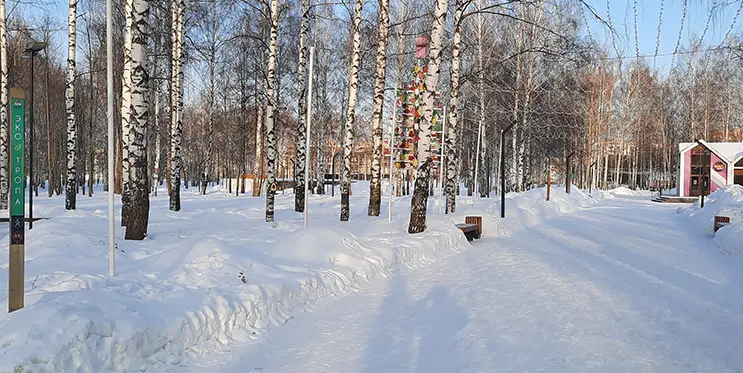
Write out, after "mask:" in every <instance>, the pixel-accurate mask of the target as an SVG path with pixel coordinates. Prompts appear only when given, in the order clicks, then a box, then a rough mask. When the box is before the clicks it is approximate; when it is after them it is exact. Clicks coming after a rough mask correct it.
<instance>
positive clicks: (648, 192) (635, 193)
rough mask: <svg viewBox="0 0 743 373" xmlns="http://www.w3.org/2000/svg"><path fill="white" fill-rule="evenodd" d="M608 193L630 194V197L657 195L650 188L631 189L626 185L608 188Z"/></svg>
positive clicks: (617, 194)
mask: <svg viewBox="0 0 743 373" xmlns="http://www.w3.org/2000/svg"><path fill="white" fill-rule="evenodd" d="M609 193H611V194H614V195H616V196H632V197H652V196H657V195H658V192H653V191H652V190H641V189H638V190H632V189H630V188H627V187H623V186H620V187H617V188H614V189H611V190H609Z"/></svg>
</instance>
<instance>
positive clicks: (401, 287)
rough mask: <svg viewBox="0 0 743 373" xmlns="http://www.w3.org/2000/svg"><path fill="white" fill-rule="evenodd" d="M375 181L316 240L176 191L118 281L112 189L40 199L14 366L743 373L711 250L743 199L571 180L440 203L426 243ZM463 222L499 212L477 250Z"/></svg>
mask: <svg viewBox="0 0 743 373" xmlns="http://www.w3.org/2000/svg"><path fill="white" fill-rule="evenodd" d="M367 188H368V186H367V184H365V183H361V182H360V183H356V184H354V195H353V196H352V197H351V204H352V208H351V214H352V215H351V221H350V222H348V223H340V222H338V216H339V208H340V206H339V197H338V196H337V195H336V197H335V198H333V197H330V196H329V195H326V196H312V197H311V200H310V228H309V229H308V230H304V229H303V228H302V215H301V214H299V213H295V212H294V211H293V208H292V207H293V195H291V194H287V195H281V194H280V195H279V196H278V198H277V223H276V224H274V225H269V224H266V223H265V222H264V221H263V220H264V217H263V216H264V215H263V214H264V203H265V201H264V199H263V198H251V197H247V196H239V197H235V196H233V195H227V193H224V192H223V191H221V190H220V189H219V188H214V189H212V190H210V192H209V194H208V195H206V196H199V195H195V194H193V193H194V192H195V190H193V189H189V190H187V191H184V192H185V193H184V200H183V207H184V209H183V211H181V212H178V213H174V212H170V211H168V210H167V196H165V193H164V191H161V192H160V194H161V195H160V196H159V197H157V198H154V199H153V202H152V208H151V217H150V222H151V225H150V235H149V237H148V238H147V239H146V240H145V241H143V242H130V241H123V240H120V241H119V242H118V244H119V247H118V251H117V255H118V256H117V275H116V277H113V278H111V277H109V276H108V275H107V272H108V247H107V236H106V234H107V221H106V215H107V208H106V197H105V195H104V194H103V193H97V194H96V195H95V196H94V197H93V198H87V197H80V198H79V201H78V208H79V209H78V210H77V211H73V212H67V211H64V208H63V199H62V198H56V197H55V198H52V199H47V198H44V197H42V198H39V199H37V200H36V202H35V216H46V217H49V218H50V219H48V220H43V221H39V222H38V223H36V224H35V227H34V229H33V230H32V231H30V232H29V234H28V237H27V251H26V259H27V263H26V308H24V309H23V310H21V311H17V312H14V313H12V314H7V313H5V312H3V313H2V314H0V331H1V332H0V373H5V372H14V373H17V372H18V371H23V372H95V373H107V372H136V371H141V372H152V373H157V372H187V373H189V372H194V373H195V372H217V373H219V372H223V373H232V372H235V373H236V372H253V371H256V372H257V371H260V372H276V373H279V372H280V373H284V372H287V373H288V372H412V371H416V372H421V373H429V372H434V373H435V372H442V373H443V372H446V373H450V372H524V371H529V372H538V371H544V372H587V371H596V372H628V371H631V372H644V371H652V372H715V373H718V372H737V371H740V370H741V369H743V357H741V356H740V355H739V354H738V353H737V350H738V346H740V345H741V342H743V318H742V317H741V316H740V315H741V314H743V298H741V297H740V294H741V293H742V292H743V274H741V271H740V268H741V266H740V265H739V264H738V262H736V261H730V260H729V259H730V258H729V256H724V255H720V250H716V249H714V248H715V247H716V246H715V244H718V245H721V241H720V237H725V236H723V235H730V236H729V237H732V238H737V240H738V241H737V242H741V238H743V237H742V236H741V233H740V232H741V229H740V225H731V226H729V227H725V228H723V229H722V230H720V231H719V232H717V234H716V235H715V236H714V237H713V236H712V234H711V233H710V232H708V231H707V229H708V228H709V230H710V231H711V219H712V218H711V216H713V215H715V214H717V213H718V212H719V211H720V210H725V209H727V210H725V211H728V212H735V211H740V207H741V206H742V205H741V204H742V203H743V189H734V188H733V189H728V190H727V191H725V192H722V191H720V192H717V193H716V194H713V195H711V196H710V197H709V198H708V199H707V204H706V206H705V208H704V209H703V210H699V209H698V208H694V207H689V208H678V205H673V204H658V203H652V202H649V197H645V196H641V195H640V196H638V195H636V194H635V193H627V192H626V191H624V190H614V191H610V192H609V193H604V192H601V191H595V192H594V193H593V195H592V196H588V195H587V194H585V193H584V192H581V191H580V190H578V189H577V188H573V194H571V195H569V196H568V195H566V194H565V193H564V188H561V187H557V186H556V187H554V188H553V190H552V201H549V202H547V201H545V190H544V189H536V190H531V191H528V192H525V193H519V194H515V193H512V194H509V195H508V196H507V218H506V219H501V218H500V217H499V214H500V206H499V204H498V199H497V198H492V199H477V201H476V202H475V201H473V200H472V199H471V198H467V197H461V198H460V199H459V200H458V211H457V214H455V215H453V216H439V215H437V214H436V212H437V211H438V208H437V207H436V203H437V201H438V198H434V199H432V200H430V201H429V202H430V205H429V209H430V211H431V214H430V215H429V228H428V230H427V231H426V232H425V233H423V234H419V235H412V236H411V235H408V234H407V233H406V229H407V220H408V214H409V206H410V200H409V198H397V199H395V201H394V202H395V203H394V206H393V222H392V223H389V222H387V204H386V201H384V203H383V205H382V206H383V207H382V214H381V216H380V217H378V218H370V217H368V216H366V204H367V199H368V193H367ZM628 194H629V195H628ZM735 209H738V210H735ZM677 210H678V211H677ZM676 212H678V213H676ZM464 215H481V216H483V223H484V236H483V238H482V239H480V240H478V241H475V242H474V243H473V244H472V245H470V243H468V242H467V241H466V240H465V239H464V236H463V235H462V234H461V232H459V231H458V230H457V229H456V228H454V226H453V224H452V223H454V222H461V221H463V219H464V218H463V217H464ZM708 215H709V216H708ZM736 232H737V233H736ZM119 233H120V232H119ZM732 238H730V239H729V243H730V244H731V245H732V244H734V243H733V239H732ZM0 240H3V241H2V242H8V237H7V234H4V237H0ZM725 242H728V241H725ZM7 258H8V253H7V246H2V247H0V302H3V303H7ZM307 311H309V312H307Z"/></svg>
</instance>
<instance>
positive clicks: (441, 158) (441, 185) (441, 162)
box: [439, 107, 446, 215]
mask: <svg viewBox="0 0 743 373" xmlns="http://www.w3.org/2000/svg"><path fill="white" fill-rule="evenodd" d="M441 120H442V124H441V155H440V156H439V188H440V189H441V203H440V204H439V215H444V213H443V211H444V210H443V207H444V146H445V145H446V141H445V140H446V107H444V108H443V118H442V119H441Z"/></svg>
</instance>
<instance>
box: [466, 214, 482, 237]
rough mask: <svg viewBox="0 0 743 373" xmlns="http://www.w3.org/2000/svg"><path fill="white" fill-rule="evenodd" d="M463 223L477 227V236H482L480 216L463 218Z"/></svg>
mask: <svg viewBox="0 0 743 373" xmlns="http://www.w3.org/2000/svg"><path fill="white" fill-rule="evenodd" d="M464 222H465V223H467V224H475V225H477V234H478V235H481V234H482V216H465V217H464Z"/></svg>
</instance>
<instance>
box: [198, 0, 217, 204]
mask: <svg viewBox="0 0 743 373" xmlns="http://www.w3.org/2000/svg"><path fill="white" fill-rule="evenodd" d="M210 42H211V45H210V46H209V110H208V113H207V118H206V120H207V126H208V128H207V137H208V138H214V94H215V93H214V89H215V87H214V86H215V84H216V82H215V80H214V79H215V76H214V68H215V65H216V63H217V1H216V0H214V1H212V3H211V40H210ZM212 144H213V142H212V141H207V143H206V161H205V162H204V170H203V172H202V174H201V195H205V194H206V187H207V183H208V182H209V178H210V175H209V172H210V171H211V166H212V151H213V150H212Z"/></svg>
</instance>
